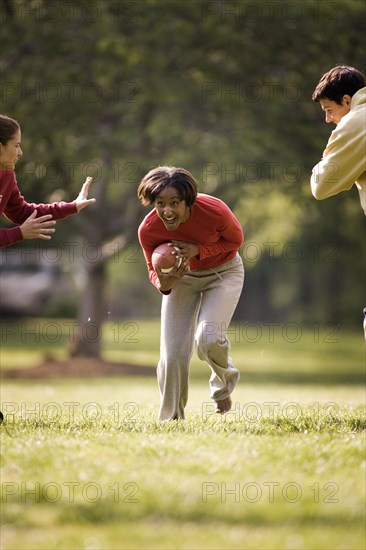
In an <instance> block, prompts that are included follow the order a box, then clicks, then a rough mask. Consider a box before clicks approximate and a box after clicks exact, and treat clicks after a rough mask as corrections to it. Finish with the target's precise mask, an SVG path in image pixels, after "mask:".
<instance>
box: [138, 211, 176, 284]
mask: <svg viewBox="0 0 366 550" xmlns="http://www.w3.org/2000/svg"><path fill="white" fill-rule="evenodd" d="M145 235H146V220H144V221H143V222H142V223H141V225H140V227H139V229H138V238H139V241H140V244H141V247H142V251H143V253H144V256H145V261H146V265H147V271H148V275H149V279H150V282H151V283H152V284H153V285H154V286H155V288H157V290H158V291H159V292H161V293H162V294H170V292H171V291H170V290H167V291H164V292H162V291H161V290H160V288H159V278H158V276H157V274H156V271H155V269H154V268H153V265H152V262H151V257H152V254H153V252H154V249H155V246H151V245H150V244H149V243H148V239H147V238H146V237H145Z"/></svg>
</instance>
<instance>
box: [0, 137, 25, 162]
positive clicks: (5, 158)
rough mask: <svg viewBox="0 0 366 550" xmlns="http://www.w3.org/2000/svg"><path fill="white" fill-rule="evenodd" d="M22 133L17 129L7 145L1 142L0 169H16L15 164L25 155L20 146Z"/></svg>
mask: <svg viewBox="0 0 366 550" xmlns="http://www.w3.org/2000/svg"><path fill="white" fill-rule="evenodd" d="M20 141H21V133H20V130H17V131H16V132H15V134H14V135H13V136H12V137H11V138H10V139H9V140H8V141H7V143H6V145H3V144H0V169H1V170H14V166H15V163H16V161H17V160H18V158H19V157H21V156H22V155H23V151H22V150H21V148H20Z"/></svg>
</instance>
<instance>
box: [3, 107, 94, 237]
mask: <svg viewBox="0 0 366 550" xmlns="http://www.w3.org/2000/svg"><path fill="white" fill-rule="evenodd" d="M20 142H21V131H20V126H19V123H18V122H17V121H16V120H14V119H12V118H10V117H8V116H6V115H0V216H2V215H5V216H6V217H7V218H8V219H9V220H10V221H12V222H13V223H14V224H17V226H16V227H11V228H9V229H0V248H3V247H6V246H9V245H13V244H15V243H18V242H19V241H22V240H23V239H44V240H48V239H51V235H52V233H54V231H55V229H54V225H55V224H56V221H55V220H58V219H61V218H66V217H67V216H70V215H71V214H77V213H78V212H80V210H82V209H83V208H85V207H86V206H88V205H89V204H93V203H95V199H88V191H89V186H90V184H91V182H92V178H87V179H86V181H85V183H84V185H83V186H82V188H81V191H80V193H79V195H78V197H77V198H76V200H75V201H73V202H71V203H67V202H54V203H52V204H34V203H28V202H26V201H25V199H24V197H23V195H22V194H21V192H20V190H19V187H18V184H17V180H16V177H15V173H14V167H15V163H16V161H17V160H18V158H19V157H21V156H22V155H23V152H22V149H21V147H20Z"/></svg>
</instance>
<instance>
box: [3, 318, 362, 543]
mask: <svg viewBox="0 0 366 550" xmlns="http://www.w3.org/2000/svg"><path fill="white" fill-rule="evenodd" d="M61 322H63V321H57V323H61ZM64 322H66V321H64ZM34 323H39V325H38V326H37V327H35V324H34ZM52 323H54V321H51V320H30V321H27V322H24V326H23V327H18V329H16V328H15V325H14V326H13V327H12V328H11V327H9V326H8V327H6V331H7V338H6V340H5V341H4V339H3V340H2V344H3V345H2V351H1V366H2V368H3V369H6V368H14V367H15V368H26V367H27V366H32V365H34V364H37V361H40V360H41V359H42V355H43V354H47V355H50V354H52V355H54V356H55V357H59V358H63V357H66V352H65V340H67V335H66V336H65V334H64V333H62V336H60V338H58V339H57V341H56V336H57V335H58V334H59V327H60V326H61V325H60V324H59V325H58V326H54V325H53V324H52ZM64 327H65V325H64ZM131 327H132V328H131ZM66 328H67V326H66ZM330 328H331V329H332V330H333V329H334V327H330ZM33 330H34V332H32V331H33ZM36 330H38V337H37V332H36ZM260 330H261V331H262V332H260ZM267 330H268V332H266V331H267ZM271 330H272V332H271V331H270V330H269V327H265V326H261V327H259V326H258V327H255V326H247V327H244V328H243V327H241V326H239V325H237V326H236V325H234V327H233V330H232V334H231V340H232V345H233V349H232V355H233V357H234V359H235V361H236V363H237V365H238V366H239V367H240V370H241V381H240V383H239V386H238V388H237V389H236V391H235V393H234V395H233V402H234V403H233V409H232V411H230V413H229V414H227V415H226V416H224V417H221V416H217V415H215V414H214V413H213V407H212V404H211V402H210V401H209V399H208V383H207V382H208V370H207V367H205V366H204V365H202V364H201V363H200V362H199V361H198V360H197V359H196V358H195V357H194V358H193V360H192V369H191V385H190V396H189V402H188V406H187V418H186V420H185V421H179V422H170V423H159V422H157V420H156V416H157V410H158V404H159V396H158V390H157V385H156V381H155V379H154V377H153V376H152V377H151V378H150V377H140V378H139V377H133V378H94V379H76V380H71V379H55V380H54V379H45V380H33V381H32V380H18V381H12V380H8V379H3V380H2V381H1V403H2V410H3V411H4V412H5V413H6V420H5V422H4V424H3V425H2V427H1V464H0V466H1V469H0V472H1V489H2V495H1V520H2V533H1V545H2V546H1V547H2V548H3V549H22V550H23V549H48V550H50V549H56V548H57V549H61V548H62V549H96V550H97V549H101V550H104V549H140V548H141V549H227V550H229V549H248V550H249V549H267V550H272V549H291V550H292V549H312V550H315V549H350V550H351V549H352V550H356V549H357V550H361V549H364V548H365V542H366V541H365V475H366V456H365V429H366V416H365V388H364V375H365V372H364V342H363V339H362V333H361V334H359V332H355V333H352V332H343V331H342V330H341V329H338V330H337V331H336V332H334V333H333V334H332V335H331V334H330V329H329V327H315V329H314V327H307V328H306V329H305V328H304V329H301V334H300V333H299V331H298V327H296V326H287V327H284V326H281V327H280V326H279V327H277V326H276V327H272V329H271ZM27 331H28V332H27ZM255 331H256V332H255ZM276 331H277V332H276ZM11 332H13V334H10V333H11ZM55 335H56V336H55ZM37 338H38V341H35V340H37ZM32 339H33V340H34V341H33V340H32ZM133 340H135V341H133ZM254 340H256V341H254ZM103 344H104V346H103V355H104V357H105V358H108V359H110V360H113V361H127V360H128V361H130V362H133V363H136V364H151V366H152V368H153V366H154V363H155V362H156V359H157V357H158V348H159V342H158V323H157V322H155V321H149V322H147V321H145V322H140V321H135V322H133V323H132V324H130V325H128V324H127V323H125V324H121V325H120V326H119V327H118V326H117V324H116V325H115V326H114V327H112V328H111V326H106V327H105V330H104V331H103Z"/></svg>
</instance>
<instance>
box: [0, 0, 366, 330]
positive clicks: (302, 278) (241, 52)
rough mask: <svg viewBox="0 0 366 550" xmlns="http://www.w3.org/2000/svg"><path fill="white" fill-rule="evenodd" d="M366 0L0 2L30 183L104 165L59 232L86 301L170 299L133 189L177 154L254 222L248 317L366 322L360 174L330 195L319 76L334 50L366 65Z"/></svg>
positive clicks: (5, 63)
mask: <svg viewBox="0 0 366 550" xmlns="http://www.w3.org/2000/svg"><path fill="white" fill-rule="evenodd" d="M365 11H366V10H365V4H364V2H362V1H361V0H360V1H359V0H338V1H333V2H330V1H329V2H328V1H325V2H324V1H323V2H318V1H315V0H314V1H310V0H309V1H306V2H300V1H292V2H287V1H284V2H270V1H266V2H262V1H246V0H242V1H235V2H234V1H187V2H180V1H162V0H146V1H143V2H135V1H114V0H103V1H102V0H94V1H93V2H91V1H89V0H81V1H78V2H67V3H62V2H56V1H52V2H51V1H50V2H48V1H47V0H35V1H33V0H5V1H3V2H2V3H1V12H0V14H1V57H0V68H1V74H2V83H1V88H0V91H1V111H2V112H4V113H6V114H8V115H10V116H13V117H14V118H16V119H17V120H19V121H20V122H21V125H22V130H23V149H24V157H23V159H22V160H21V161H20V162H19V163H18V165H17V170H16V172H17V177H18V181H19V184H20V187H21V189H22V190H23V192H24V194H25V196H26V198H27V200H29V201H34V202H37V201H41V202H43V201H45V200H59V199H65V200H72V199H73V198H74V197H75V195H76V193H77V191H78V189H79V187H80V184H81V182H82V181H83V180H84V178H85V176H86V175H87V174H88V175H93V176H94V184H93V185H94V186H93V195H94V196H96V197H97V199H98V203H97V205H96V206H95V207H92V208H89V209H88V210H86V211H84V212H83V213H82V215H80V216H78V217H75V218H72V219H69V220H67V221H65V222H62V226H61V225H59V226H58V232H57V234H56V236H55V238H54V241H53V243H54V246H57V247H59V248H60V250H62V251H63V253H64V254H65V257H66V258H67V259H68V264H69V267H70V268H71V269H72V270H74V271H78V270H79V271H81V272H82V273H83V278H82V281H83V283H82V285H81V287H82V289H83V290H84V296H82V297H81V301H80V304H81V305H80V310H79V313H78V315H79V319H84V320H85V318H86V317H88V316H89V315H90V314H92V315H93V318H96V319H97V320H99V321H100V322H102V320H103V319H104V318H106V316H107V315H108V314H110V315H112V316H115V317H121V316H122V317H129V316H136V315H139V316H140V317H141V316H155V315H157V314H158V311H159V303H160V297H159V295H158V293H157V292H156V291H155V290H154V289H153V287H152V286H151V285H150V284H149V283H148V281H147V277H146V268H145V265H144V262H143V258H142V255H141V252H140V250H139V248H138V245H137V240H136V231H137V227H138V225H139V223H140V221H141V220H142V218H143V216H144V215H145V214H146V213H147V212H146V211H145V210H144V209H142V207H141V206H140V205H139V204H138V202H137V198H136V196H135V193H136V187H137V185H138V182H139V180H140V178H141V176H142V175H143V174H144V173H145V172H146V171H147V170H149V169H150V168H151V167H152V166H156V165H159V164H170V165H182V166H184V167H186V168H187V169H189V170H190V171H191V172H192V173H193V174H194V175H195V176H196V177H197V180H198V181H199V186H200V189H201V191H203V192H207V193H212V194H214V195H216V196H218V197H220V198H222V199H224V200H225V201H226V202H227V203H228V204H229V205H230V206H231V207H232V208H233V209H234V211H235V213H236V214H237V216H238V217H239V219H240V221H241V222H242V225H243V228H244V231H245V235H246V245H245V246H244V247H243V249H242V251H241V253H242V256H243V259H244V262H245V266H246V270H247V278H246V284H245V290H244V293H243V296H242V298H241V301H240V303H239V307H238V309H237V312H236V317H237V318H239V319H243V320H251V321H262V322H267V321H277V320H279V319H280V320H282V321H293V322H301V323H312V322H314V321H316V322H321V323H342V324H345V325H354V324H357V323H358V322H359V320H360V318H361V310H362V307H363V305H364V303H365V301H364V300H365V296H364V290H363V281H364V275H365V249H364V237H363V234H364V229H365V225H364V224H365V220H364V216H363V213H362V210H361V208H360V205H359V199H358V193H357V190H356V188H353V189H352V191H350V192H349V193H345V194H342V195H340V196H337V197H334V198H331V199H328V200H327V201H324V202H317V201H315V199H313V198H312V197H311V194H310V189H309V176H310V173H311V169H312V167H313V166H314V165H315V164H316V163H317V162H318V161H319V159H320V157H321V154H322V151H323V149H324V147H325V144H326V141H327V139H328V136H329V134H330V131H331V129H332V128H331V127H330V126H328V125H326V124H325V123H324V120H323V114H322V112H321V111H320V107H319V106H318V105H316V104H314V103H313V102H312V101H311V92H312V90H313V88H314V87H315V85H316V83H317V81H318V79H319V78H320V76H321V75H322V74H323V73H324V72H325V71H327V70H328V69H329V68H331V67H332V66H334V65H337V64H349V65H353V66H356V67H357V68H359V69H360V70H364V69H365V65H364V52H365V36H366V33H365V20H366V18H365V15H366V14H365ZM27 244H29V243H24V244H23V245H22V246H23V247H25V246H27ZM91 244H92V245H94V248H93V247H92V246H91ZM32 246H33V247H34V243H32ZM37 246H39V247H40V246H41V244H37ZM71 250H72V251H73V254H72V255H71V254H70V251H71Z"/></svg>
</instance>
